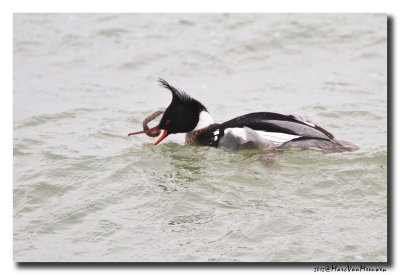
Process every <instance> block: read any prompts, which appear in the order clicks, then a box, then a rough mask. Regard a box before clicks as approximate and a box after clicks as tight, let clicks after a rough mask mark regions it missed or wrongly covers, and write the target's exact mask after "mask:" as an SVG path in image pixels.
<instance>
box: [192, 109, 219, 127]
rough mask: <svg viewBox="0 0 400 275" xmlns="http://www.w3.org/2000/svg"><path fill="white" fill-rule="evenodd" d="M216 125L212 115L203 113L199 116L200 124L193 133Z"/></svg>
mask: <svg viewBox="0 0 400 275" xmlns="http://www.w3.org/2000/svg"><path fill="white" fill-rule="evenodd" d="M214 123H215V122H214V119H213V118H212V117H211V115H210V114H209V113H208V112H207V111H201V112H200V116H199V122H198V123H197V125H196V127H195V128H194V129H193V131H197V130H200V129H203V128H206V127H208V126H210V125H211V124H214Z"/></svg>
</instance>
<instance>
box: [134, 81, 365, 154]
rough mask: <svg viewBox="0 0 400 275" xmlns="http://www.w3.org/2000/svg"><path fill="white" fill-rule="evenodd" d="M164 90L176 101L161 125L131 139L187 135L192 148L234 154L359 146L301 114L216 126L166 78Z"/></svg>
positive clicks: (263, 115)
mask: <svg viewBox="0 0 400 275" xmlns="http://www.w3.org/2000/svg"><path fill="white" fill-rule="evenodd" d="M158 81H159V84H160V86H161V87H163V88H166V89H167V90H169V91H170V92H171V93H172V101H171V103H170V104H169V106H168V107H167V109H166V110H165V111H164V112H163V116H162V117H161V120H160V122H159V124H158V125H157V126H154V127H152V128H147V129H145V130H143V131H136V132H131V133H129V134H128V136H132V135H137V134H143V133H145V134H147V135H149V136H156V135H158V133H160V131H162V134H161V136H160V137H159V138H158V139H157V140H156V142H155V143H154V145H158V144H159V143H160V142H161V141H163V140H164V139H165V138H167V137H168V136H169V135H171V134H178V133H185V134H186V137H185V143H186V144H189V145H200V146H212V147H217V148H222V149H225V150H230V151H237V150H246V149H261V150H270V149H278V150H279V149H282V150H287V149H315V150H320V151H323V152H351V151H355V150H358V149H359V147H358V146H356V145H354V144H352V143H350V142H347V141H342V140H339V139H337V138H335V137H334V135H333V134H332V133H330V132H328V131H327V130H325V129H324V128H322V127H320V126H319V125H317V124H316V123H313V122H311V121H310V120H309V119H306V118H304V117H302V116H299V115H283V114H279V113H274V112H253V113H248V114H244V115H241V116H238V117H235V118H233V119H231V120H228V121H225V122H223V123H216V122H215V121H214V119H213V118H212V116H211V115H210V113H209V111H208V109H207V108H206V107H205V106H204V105H203V104H202V103H201V102H200V101H198V100H196V99H194V98H193V97H191V96H190V95H189V94H187V93H186V92H184V91H182V90H179V89H177V88H175V87H174V86H172V85H170V84H169V83H168V82H167V81H165V80H164V79H161V78H160V79H158Z"/></svg>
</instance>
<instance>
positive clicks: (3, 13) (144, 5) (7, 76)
mask: <svg viewBox="0 0 400 275" xmlns="http://www.w3.org/2000/svg"><path fill="white" fill-rule="evenodd" d="M3 2H5V1H3ZM398 2H399V1H398V0H397V1H396V0H393V1H390V0H379V1H361V0H360V1H350V0H333V1H326V0H273V1H261V0H246V1H235V0H231V1H229V0H203V1H190V0H186V1H184V0H170V1H167V0H164V1H163V0H142V1H127V0H112V1H104V0H98V1H83V0H69V1H63V2H61V1H54V0H53V1H50V0H36V1H32V0H31V1H29V0H19V1H18V0H17V1H8V2H7V3H2V5H1V9H0V29H1V33H0V34H1V37H2V38H3V39H2V40H1V43H0V47H1V51H0V53H1V56H0V61H1V62H0V64H1V72H0V73H1V74H0V76H1V77H0V79H1V81H0V83H1V88H2V89H1V93H0V95H1V100H0V102H1V108H0V110H1V113H0V118H1V124H0V125H1V127H2V129H3V131H2V134H1V145H2V147H1V151H0V152H1V160H2V162H1V164H2V168H3V169H2V170H3V175H4V179H5V180H3V181H2V183H1V185H0V186H1V196H2V197H1V213H2V216H1V218H2V219H1V221H2V226H1V249H0V251H1V254H0V255H1V260H2V261H1V262H2V267H1V270H2V273H3V274H14V273H17V272H29V273H40V274H42V273H48V272H51V273H54V271H56V272H57V273H77V274H83V273H85V274H87V273H89V274H98V273H103V274H104V273H115V272H118V273H119V272H125V273H126V272H129V273H132V272H135V273H137V272H140V273H144V272H146V273H147V272H154V271H157V272H160V273H161V272H162V273H170V274H177V273H180V274H182V273H185V274H186V273H187V272H188V270H187V268H179V267H178V268H173V269H172V268H169V267H165V266H161V267H156V268H140V267H136V268H130V267H124V268H117V269H116V268H104V267H103V268H102V267H101V266H99V267H96V268H56V269H54V268H46V269H43V268H40V269H39V268H25V269H21V268H17V267H16V266H15V264H14V262H13V259H12V251H13V247H12V237H13V235H12V230H13V226H12V165H13V161H12V127H13V123H12V65H13V64H12V62H13V59H12V35H13V34H12V28H13V26H12V24H13V13H20V12H23V13H24V12H267V13H278V12H284V13H287V12H307V13H320V12H323V13H327V12H329V13H342V12H346V13H388V14H389V15H391V16H392V17H393V18H394V39H393V42H394V43H393V45H397V43H396V40H397V39H396V38H397V37H398V36H399V31H398V27H396V25H398V24H397V22H398V16H399V14H400V13H399V9H398V6H399V5H398V4H397V3H398ZM393 50H394V51H395V47H393ZM397 56H398V55H397V54H396V53H395V52H394V57H395V61H394V63H393V68H394V72H393V84H395V80H396V79H399V74H398V72H397V71H396V64H397V63H398V62H396V61H397V60H398V57H397ZM393 99H394V100H395V103H394V106H393V107H394V118H393V119H394V124H395V125H394V129H399V119H398V115H397V114H398V112H397V111H396V107H395V106H399V104H398V103H399V96H396V93H395V85H393ZM394 129H393V130H394ZM397 136H398V135H397V131H396V132H395V134H394V136H393V141H395V140H396V138H395V137H397ZM393 153H394V154H395V156H397V155H398V153H399V146H396V148H395V152H393ZM396 159H397V158H396V157H394V158H393V164H396V166H395V167H393V168H394V171H396V170H397V171H399V170H398V168H399V165H398V162H397V161H396ZM396 178H397V177H396V176H394V177H393V186H392V191H394V192H395V194H394V195H393V209H392V211H393V214H394V217H393V218H394V225H393V232H392V233H393V240H394V241H396V243H395V244H393V245H394V247H393V255H392V256H394V258H393V262H394V263H393V266H392V268H391V269H389V270H388V273H393V272H395V271H398V269H399V268H398V266H399V261H398V260H399V257H398V254H397V253H396V251H397V249H396V247H398V239H399V238H398V237H396V234H395V232H396V230H395V229H396V228H398V227H397V225H396V224H397V220H398V219H399V214H398V213H399V212H398V211H396V209H397V207H395V206H396V198H398V197H399V196H398V190H399V188H396ZM289 267H290V266H289ZM221 271H223V272H229V273H230V274H231V273H232V274H235V273H236V274H239V273H240V274H241V273H243V271H245V269H243V268H242V267H235V266H231V267H226V268H223V269H222V268H221V267H216V268H209V267H207V268H202V267H198V266H197V267H196V266H194V267H193V268H191V270H190V272H191V273H203V272H207V273H209V272H211V273H221ZM249 271H250V272H252V273H253V272H254V273H259V274H265V273H266V272H268V273H269V272H271V271H273V272H274V273H275V272H279V273H281V272H287V271H296V273H298V272H300V273H308V272H310V273H314V272H313V270H312V268H309V267H306V268H303V267H302V268H300V269H298V268H289V269H287V268H284V266H279V267H276V266H275V267H271V266H262V267H258V268H249V270H246V271H245V272H249ZM396 273H397V272H396Z"/></svg>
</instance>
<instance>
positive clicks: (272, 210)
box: [13, 14, 387, 262]
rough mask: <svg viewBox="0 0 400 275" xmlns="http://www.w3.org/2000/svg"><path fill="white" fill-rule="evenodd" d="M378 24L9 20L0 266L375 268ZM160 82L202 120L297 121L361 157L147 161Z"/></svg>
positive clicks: (248, 154) (372, 19)
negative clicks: (10, 138) (6, 221)
mask: <svg viewBox="0 0 400 275" xmlns="http://www.w3.org/2000/svg"><path fill="white" fill-rule="evenodd" d="M386 22H387V19H386V16H385V15H383V14H375V15H374V14H369V15H362V14H358V15H356V14H348V15H337V14H331V15H327V14H326V15H319V14H310V15H306V14H257V15H254V14H253V15H249V14H235V15H233V14H159V15H154V14H140V15H134V14H124V15H114V14H90V15H88V14H52V15H49V14H47V15H44V14H35V15H29V14H17V15H14V125H13V127H14V144H13V146H14V147H13V149H14V172H13V173H14V210H13V216H14V259H15V260H16V261H265V262H271V261H273V262H281V261H283V262H286V261H296V262H297V261H314V262H315V261H350V262H351V261H355V262H364V261H374V262H375V261H376V262H379V261H386V260H387V242H386V241H387V114H386V110H387V94H386V90H387V83H386V76H387V70H386V58H387V52H386V43H387V37H386ZM158 77H163V78H165V79H166V80H167V81H169V82H170V83H171V84H172V85H175V86H177V87H179V88H181V89H183V90H185V91H187V92H188V93H189V94H191V95H192V96H193V97H194V98H196V99H198V100H200V101H201V102H202V103H203V104H204V105H205V106H206V107H207V108H208V110H209V111H210V113H211V114H212V115H213V117H214V119H215V120H216V121H218V122H223V121H225V120H228V119H231V118H233V117H235V116H239V115H242V114H245V113H248V112H254V111H271V112H280V113H284V114H300V115H308V116H309V117H310V118H311V119H312V120H313V121H315V122H317V123H318V124H320V125H321V126H322V127H324V128H326V129H328V130H329V131H331V132H333V133H334V134H335V136H336V137H337V138H339V139H342V140H346V141H350V142H352V143H354V144H356V145H358V146H359V147H360V148H361V149H360V150H359V151H356V152H351V153H341V154H339V153H332V154H324V153H320V152H316V151H300V152H299V151H291V152H285V154H284V155H283V156H281V157H280V158H279V159H278V160H277V161H275V162H274V163H273V165H272V166H271V167H269V168H268V167H266V166H265V165H264V164H263V162H262V161H260V158H262V154H261V153H260V152H258V151H242V152H227V151H223V150H219V149H215V148H205V147H192V146H186V145H184V135H183V134H181V135H171V136H169V137H167V139H165V140H164V141H163V142H162V143H161V144H160V145H159V146H152V145H151V142H154V139H151V138H149V137H147V136H144V135H143V136H132V137H129V138H128V137H127V134H128V133H129V132H132V131H134V130H141V122H142V120H143V119H144V118H145V117H146V116H147V115H148V114H149V113H150V112H152V111H154V110H157V109H159V108H165V107H166V106H167V105H168V104H169V102H170V99H171V95H170V94H169V92H168V91H167V90H163V89H162V88H161V87H159V86H158V84H157V82H156V80H157V78H158Z"/></svg>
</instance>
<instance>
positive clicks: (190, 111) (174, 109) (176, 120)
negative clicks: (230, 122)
mask: <svg viewBox="0 0 400 275" xmlns="http://www.w3.org/2000/svg"><path fill="white" fill-rule="evenodd" d="M158 81H159V82H160V84H161V86H162V87H164V88H167V89H168V90H170V91H171V93H172V101H171V103H170V104H169V106H168V108H167V109H166V110H165V112H164V115H163V117H162V118H161V121H160V124H159V128H160V129H164V130H167V131H168V133H169V134H175V133H187V132H190V131H192V130H193V129H194V128H195V127H196V125H197V123H198V122H199V116H200V112H201V111H207V109H206V107H204V105H203V104H201V103H200V102H198V101H197V100H195V99H193V98H191V97H190V96H189V95H188V94H186V93H185V92H183V91H180V90H178V89H176V88H175V87H173V86H171V85H169V84H168V82H167V81H165V80H164V79H161V78H160V79H159V80H158Z"/></svg>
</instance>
